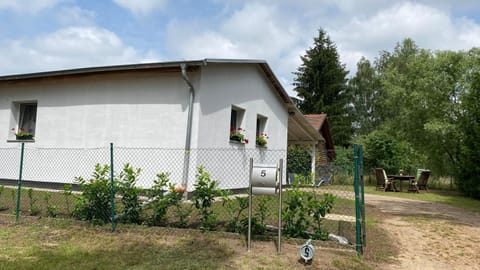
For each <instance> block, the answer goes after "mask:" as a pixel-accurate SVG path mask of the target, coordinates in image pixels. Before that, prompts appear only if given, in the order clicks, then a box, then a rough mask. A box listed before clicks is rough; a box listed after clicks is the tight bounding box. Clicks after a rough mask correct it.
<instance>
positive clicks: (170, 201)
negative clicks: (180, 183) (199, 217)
mask: <svg viewBox="0 0 480 270" xmlns="http://www.w3.org/2000/svg"><path fill="white" fill-rule="evenodd" d="M153 183H154V184H153V186H152V188H151V189H150V190H149V191H148V193H147V196H148V200H147V202H146V204H147V205H148V207H149V208H151V209H152V210H153V214H152V215H151V216H150V217H149V220H148V223H149V224H150V225H153V226H160V225H165V224H166V223H167V219H168V216H167V213H168V209H169V208H170V207H175V209H176V210H177V213H178V214H179V220H180V221H179V225H181V226H185V224H186V218H187V216H188V215H189V212H188V210H185V211H183V210H184V208H182V207H183V206H181V201H182V197H183V192H185V189H184V188H183V187H181V188H175V185H173V184H172V183H171V181H170V179H169V174H168V173H159V174H157V179H156V180H154V181H153Z"/></svg>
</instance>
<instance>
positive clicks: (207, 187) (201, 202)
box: [192, 166, 225, 230]
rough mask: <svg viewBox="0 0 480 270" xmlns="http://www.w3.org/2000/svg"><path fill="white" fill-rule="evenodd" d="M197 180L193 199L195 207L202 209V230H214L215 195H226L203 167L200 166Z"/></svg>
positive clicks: (215, 216) (215, 218) (215, 221)
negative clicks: (212, 208) (213, 208)
mask: <svg viewBox="0 0 480 270" xmlns="http://www.w3.org/2000/svg"><path fill="white" fill-rule="evenodd" d="M196 178H197V182H196V183H195V184H194V187H195V190H194V191H193V197H192V200H193V201H194V203H195V208H197V209H198V210H199V211H200V215H201V226H200V229H202V230H212V229H213V228H215V226H216V223H217V215H216V214H215V213H214V212H213V210H211V207H212V205H213V202H214V200H215V197H219V196H224V195H225V194H224V192H223V191H222V190H221V189H219V188H218V182H217V181H215V180H213V179H211V178H210V174H209V173H208V172H206V171H205V170H204V168H203V167H201V166H200V167H198V172H197V174H196Z"/></svg>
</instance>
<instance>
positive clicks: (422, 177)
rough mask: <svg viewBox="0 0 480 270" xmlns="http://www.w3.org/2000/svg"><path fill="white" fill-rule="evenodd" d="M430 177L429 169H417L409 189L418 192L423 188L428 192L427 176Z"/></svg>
mask: <svg viewBox="0 0 480 270" xmlns="http://www.w3.org/2000/svg"><path fill="white" fill-rule="evenodd" d="M429 177H430V170H424V169H418V170H417V175H416V177H415V179H414V180H412V182H411V183H410V188H409V191H414V192H417V193H418V192H420V190H425V191H426V192H428V185H427V184H428V178H429Z"/></svg>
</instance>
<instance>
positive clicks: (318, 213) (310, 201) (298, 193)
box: [283, 181, 335, 240]
mask: <svg viewBox="0 0 480 270" xmlns="http://www.w3.org/2000/svg"><path fill="white" fill-rule="evenodd" d="M285 195H286V196H285V197H286V198H285V207H284V209H283V222H284V226H283V232H284V234H285V236H287V237H294V238H313V239H322V240H326V239H327V238H328V232H327V231H325V230H324V228H323V224H322V220H323V218H324V217H325V215H326V214H327V213H330V211H331V210H332V208H333V205H334V201H335V196H334V195H332V194H324V195H323V199H321V198H320V197H321V195H319V194H315V193H311V192H306V191H303V190H301V189H300V185H299V183H298V182H297V181H295V182H294V183H293V185H292V188H291V189H289V190H287V191H286V194H285ZM310 228H313V232H309V230H310Z"/></svg>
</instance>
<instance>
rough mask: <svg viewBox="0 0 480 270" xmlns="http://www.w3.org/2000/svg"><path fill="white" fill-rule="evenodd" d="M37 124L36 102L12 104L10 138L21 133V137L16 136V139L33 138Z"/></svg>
mask: <svg viewBox="0 0 480 270" xmlns="http://www.w3.org/2000/svg"><path fill="white" fill-rule="evenodd" d="M36 122H37V102H14V103H13V104H12V122H11V124H12V131H13V132H12V133H13V134H12V136H15V134H18V133H19V132H22V133H23V136H17V139H19V138H20V139H32V136H35V127H36Z"/></svg>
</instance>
